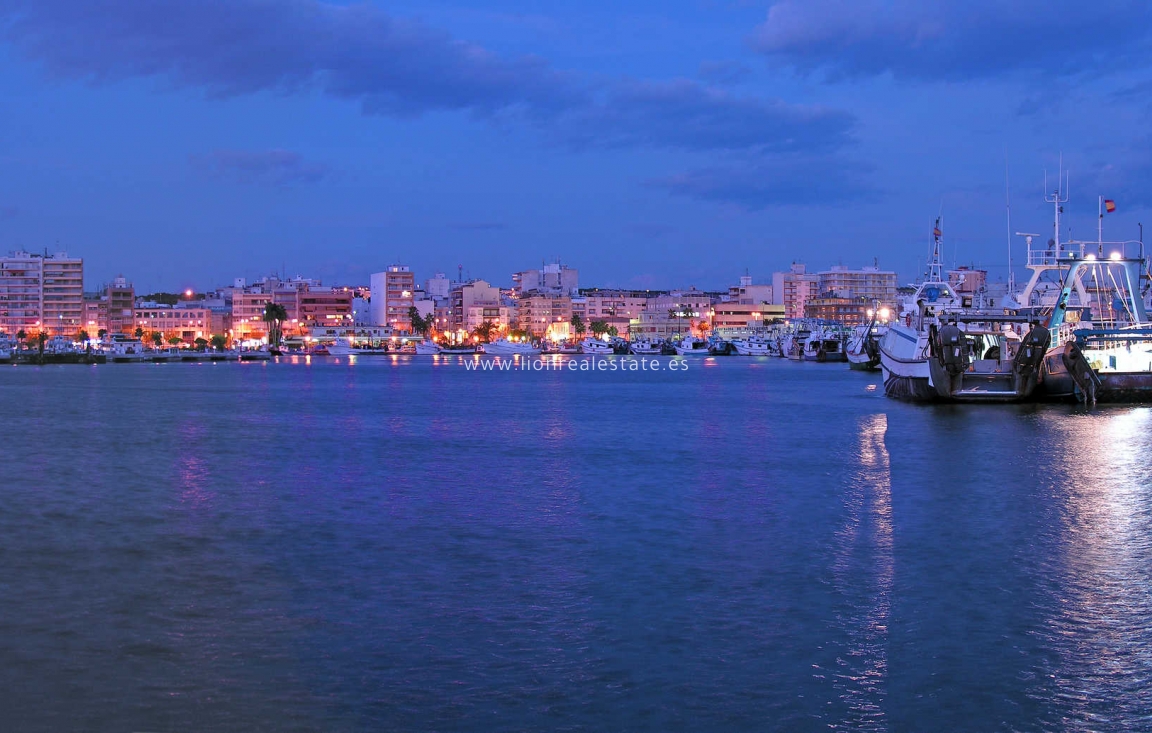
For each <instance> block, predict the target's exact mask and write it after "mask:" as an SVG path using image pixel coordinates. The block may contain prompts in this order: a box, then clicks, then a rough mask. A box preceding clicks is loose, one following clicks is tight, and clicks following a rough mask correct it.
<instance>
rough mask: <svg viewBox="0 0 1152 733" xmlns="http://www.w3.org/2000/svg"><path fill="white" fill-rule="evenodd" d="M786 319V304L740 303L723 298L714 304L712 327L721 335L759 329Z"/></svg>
mask: <svg viewBox="0 0 1152 733" xmlns="http://www.w3.org/2000/svg"><path fill="white" fill-rule="evenodd" d="M782 320H784V306H783V305H776V304H774V303H740V302H733V301H730V300H722V301H720V302H719V303H716V304H715V305H713V306H712V328H713V329H714V330H715V332H716V334H717V335H719V336H735V335H739V334H743V333H746V332H748V331H759V330H761V329H763V328H764V327H765V325H766V324H769V323H772V322H773V321H782Z"/></svg>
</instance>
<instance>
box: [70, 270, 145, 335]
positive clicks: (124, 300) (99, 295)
mask: <svg viewBox="0 0 1152 733" xmlns="http://www.w3.org/2000/svg"><path fill="white" fill-rule="evenodd" d="M135 307H136V290H135V288H133V287H132V283H130V282H128V281H127V280H126V279H124V277H123V276H122V275H121V276H117V277H116V279H115V280H113V281H112V282H111V283H110V284H108V285H105V286H104V289H103V290H101V291H99V292H96V293H88V294H85V296H84V317H83V324H84V326H83V328H84V330H85V331H87V332H88V335H89V336H90V337H91V338H96V337H97V336H98V335H99V334H100V331H105V332H107V333H109V334H113V333H130V332H131V331H132V330H133V329H135Z"/></svg>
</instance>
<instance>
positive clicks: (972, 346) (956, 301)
mask: <svg viewBox="0 0 1152 733" xmlns="http://www.w3.org/2000/svg"><path fill="white" fill-rule="evenodd" d="M933 237H934V246H933V256H932V261H931V262H930V263H929V268H928V276H927V277H926V278H925V280H924V282H922V283H921V284H920V285H919V286H917V288H916V291H915V293H914V294H913V296H912V297H911V298H910V299H909V300H908V301H907V302H906V303H905V307H904V312H903V313H902V314H901V318H900V319H898V320H897V321H896V322H894V323H892V324H891V325H890V326H889V328H888V332H887V333H885V334H884V336H883V337H882V338H881V339H880V340H879V344H878V347H879V351H880V367H881V370H882V372H883V374H884V393H885V394H886V395H888V396H889V397H892V398H894V399H902V400H908V401H914V402H936V401H947V402H1022V401H1025V400H1028V399H1030V398H1031V397H1032V396H1033V393H1034V392H1035V391H1036V387H1037V385H1038V384H1039V382H1040V378H1041V376H1040V367H1041V364H1042V363H1043V357H1044V353H1045V351H1046V349H1047V345H1048V340H1049V337H1048V330H1047V328H1045V327H1044V326H1041V325H1039V324H1036V323H1034V322H1033V323H1031V324H1029V321H1028V317H1027V316H1017V315H1013V314H1009V313H1005V312H1004V310H1003V309H1001V310H999V311H985V310H982V309H980V308H974V307H972V303H973V302H980V301H979V299H977V300H973V299H972V298H964V297H961V296H959V295H957V293H956V292H955V291H954V290H953V289H952V286H951V285H950V284H949V283H948V282H946V281H945V278H944V271H943V263H942V262H941V261H940V237H941V234H940V226H939V222H937V225H936V227H935V229H934V231H933ZM1029 325H1030V328H1029ZM1025 329H1028V330H1027V331H1026V333H1025V335H1024V336H1023V337H1021V336H1020V332H1021V331H1025Z"/></svg>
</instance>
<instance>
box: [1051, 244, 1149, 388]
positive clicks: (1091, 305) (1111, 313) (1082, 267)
mask: <svg viewBox="0 0 1152 733" xmlns="http://www.w3.org/2000/svg"><path fill="white" fill-rule="evenodd" d="M1078 244H1079V249H1080V253H1077V254H1073V255H1072V256H1071V257H1070V258H1069V259H1068V260H1067V266H1068V271H1067V273H1066V274H1065V276H1064V282H1063V284H1062V286H1061V292H1060V296H1059V299H1058V301H1057V303H1056V305H1055V307H1054V309H1053V311H1052V317H1051V320H1050V321H1049V324H1048V325H1049V328H1050V331H1051V333H1052V335H1053V341H1052V346H1051V348H1050V349H1049V351H1048V353H1047V354H1046V356H1045V359H1044V364H1043V377H1042V379H1043V389H1042V394H1043V396H1044V397H1045V398H1046V399H1055V400H1076V401H1079V402H1084V403H1086V404H1089V405H1094V404H1096V403H1100V402H1104V403H1130V402H1152V322H1149V320H1148V312H1147V306H1146V305H1145V303H1144V300H1143V298H1142V297H1141V293H1140V286H1141V277H1142V275H1144V274H1145V273H1146V272H1147V267H1148V264H1147V260H1146V259H1145V257H1144V252H1143V246H1142V245H1141V244H1140V243H1139V242H1115V243H1106V242H1092V243H1088V244H1089V245H1094V246H1095V248H1096V249H1097V253H1095V254H1094V253H1091V252H1088V253H1083V248H1084V244H1085V243H1078ZM1136 247H1139V250H1138V252H1136V251H1128V250H1135V249H1136ZM1105 249H1108V250H1110V253H1109V254H1108V256H1107V257H1106V258H1103V257H1102V256H1103V254H1104V251H1105ZM1077 293H1078V294H1079V300H1080V305H1081V308H1079V309H1077V308H1075V307H1074V305H1073V304H1072V303H1071V301H1072V298H1073V296H1074V295H1075V294H1077Z"/></svg>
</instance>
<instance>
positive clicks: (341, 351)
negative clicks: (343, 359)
mask: <svg viewBox="0 0 1152 733" xmlns="http://www.w3.org/2000/svg"><path fill="white" fill-rule="evenodd" d="M387 354H388V349H386V348H384V347H382V346H381V347H376V348H372V347H364V346H350V345H347V344H332V345H331V346H329V347H328V355H329V356H385V355H387Z"/></svg>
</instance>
